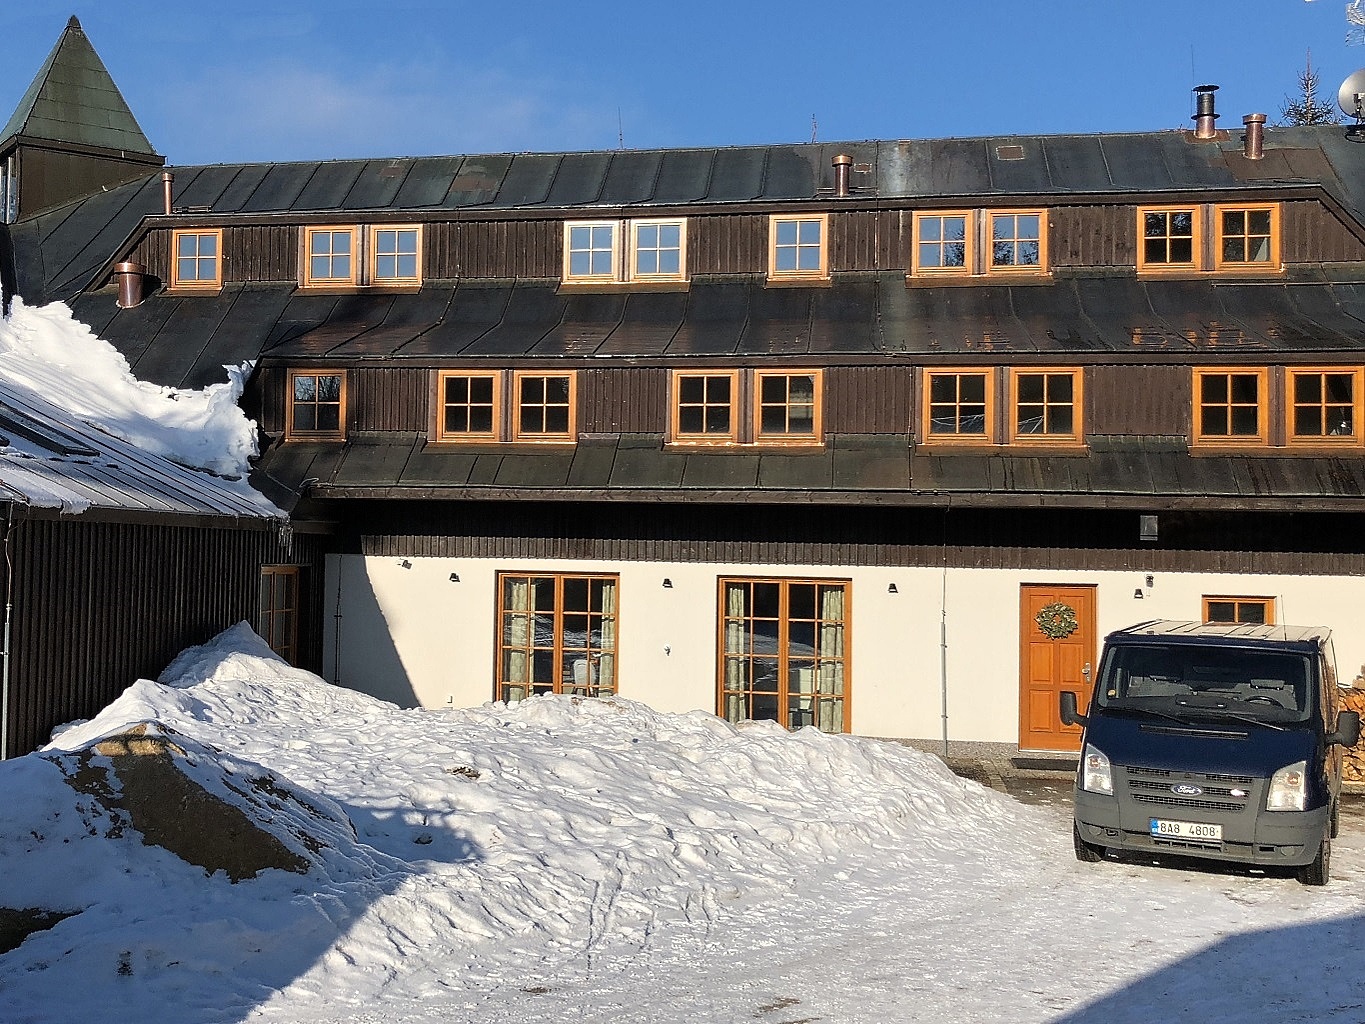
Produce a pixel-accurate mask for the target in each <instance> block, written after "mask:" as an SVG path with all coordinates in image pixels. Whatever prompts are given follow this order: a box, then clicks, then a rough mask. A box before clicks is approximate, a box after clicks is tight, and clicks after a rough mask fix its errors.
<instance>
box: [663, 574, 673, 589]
mask: <svg viewBox="0 0 1365 1024" xmlns="http://www.w3.org/2000/svg"><path fill="white" fill-rule="evenodd" d="M664 589H665V590H672V589H673V581H672V580H671V579H669V578H668V577H667V576H665V577H664Z"/></svg>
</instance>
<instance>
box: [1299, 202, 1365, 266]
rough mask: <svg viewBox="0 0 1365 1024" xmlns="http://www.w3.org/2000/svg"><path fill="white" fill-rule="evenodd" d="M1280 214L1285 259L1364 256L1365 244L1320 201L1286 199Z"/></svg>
mask: <svg viewBox="0 0 1365 1024" xmlns="http://www.w3.org/2000/svg"><path fill="white" fill-rule="evenodd" d="M1280 218H1281V219H1280V255H1281V258H1282V259H1283V260H1284V262H1286V263H1345V262H1349V261H1354V260H1365V245H1362V244H1361V242H1360V239H1358V238H1356V237H1355V235H1353V234H1351V232H1350V231H1348V230H1347V228H1346V225H1344V224H1342V222H1341V221H1340V220H1339V219H1337V217H1336V215H1335V214H1333V213H1332V211H1331V210H1329V209H1327V207H1325V206H1323V205H1322V204H1321V203H1319V202H1316V201H1312V200H1305V201H1302V202H1293V203H1285V204H1284V206H1283V207H1281V210H1280Z"/></svg>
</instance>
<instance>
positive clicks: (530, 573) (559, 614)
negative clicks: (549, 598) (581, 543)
mask: <svg viewBox="0 0 1365 1024" xmlns="http://www.w3.org/2000/svg"><path fill="white" fill-rule="evenodd" d="M515 579H525V580H528V581H529V580H543V579H548V580H553V581H554V608H553V610H552V611H551V615H552V616H553V619H554V626H553V630H554V635H553V638H552V641H551V648H550V649H551V650H552V652H553V654H552V658H553V661H554V664H555V666H556V668H557V671H556V672H555V673H554V677H555V678H554V681H553V682H552V683H551V684H550V688H549V690H548V691H547V690H545V689H544V687H543V684H541V689H540V690H539V691H538V690H537V688H536V685H537V684H536V683H535V682H534V681H533V680H531V679H528V680H526V681H525V682H524V683H518V682H514V681H511V680H508V679H506V678H505V676H506V675H507V674H508V673H507V671H506V668H505V666H506V654H507V652H508V650H509V649H510V650H513V651H518V650H522V651H526V650H529V651H535V650H544V648H537V647H535V645H534V634H532V636H531V640H532V646H531V647H529V648H523V647H518V646H516V645H512V644H509V643H508V639H507V637H508V632H509V630H508V628H507V623H508V621H509V620H510V619H512V618H514V617H516V616H527V617H528V618H533V615H532V613H531V612H530V610H529V609H518V608H509V607H507V605H508V601H507V594H506V591H505V584H506V583H507V581H508V580H515ZM569 580H584V581H586V582H587V583H588V584H589V586H591V584H592V583H593V582H594V581H605V582H609V583H611V584H613V585H614V587H615V592H614V595H613V606H614V607H613V608H612V610H611V611H610V612H607V611H606V610H605V609H603V610H601V611H600V612H598V613H596V616H597V617H599V618H601V619H602V621H603V623H605V622H606V621H607V619H608V617H609V618H610V621H611V624H612V628H611V638H612V639H611V643H612V646H611V647H610V648H609V649H608V648H606V647H605V646H603V647H598V648H593V647H592V646H590V645H589V643H588V642H587V640H586V639H585V645H584V646H583V647H581V648H577V647H575V648H567V647H566V646H565V644H564V635H565V629H564V619H565V616H566V615H569V614H573V615H584V616H586V617H587V618H588V624H589V625H588V630H587V631H586V636H587V637H591V635H592V620H593V618H594V615H595V613H594V612H593V610H592V607H591V605H592V601H591V598H589V602H588V605H589V607H588V609H587V610H586V611H584V612H578V611H574V612H566V611H565V608H564V585H565V583H566V582H567V581H569ZM493 601H494V604H495V617H494V623H495V625H494V642H493V649H494V652H495V653H494V658H495V661H494V663H493V699H494V700H509V699H512V698H510V697H509V695H508V693H507V691H508V689H509V688H510V687H513V686H524V687H525V689H526V696H525V697H521V698H516V699H519V700H525V699H529V698H530V697H533V696H535V695H536V694H537V692H541V693H543V692H549V693H564V692H566V684H565V683H564V678H563V677H564V654H565V651H566V650H568V651H573V652H577V651H582V652H584V654H585V655H586V657H585V660H586V661H587V663H588V665H589V666H591V665H592V664H593V662H594V661H596V662H598V663H599V664H600V662H601V658H602V655H603V654H604V653H608V652H609V654H610V656H611V659H612V680H611V685H610V687H603V686H601V685H600V684H599V683H598V682H596V681H588V682H585V683H584V684H583V685H582V687H580V686H579V685H578V684H576V683H570V684H568V685H567V692H570V693H572V692H574V691H576V690H579V689H582V690H584V691H591V692H585V693H583V694H581V695H582V696H588V697H595V696H611V695H613V694H616V693H618V692H620V687H621V576H620V574H619V573H611V572H542V571H537V570H530V569H528V570H508V571H505V572H499V573H497V575H496V582H495V584H494V588H493ZM542 614H543V613H542ZM534 628H535V627H534V623H533V622H532V624H531V629H532V630H534ZM605 633H606V630H605V629H601V628H599V636H601V637H605ZM594 650H596V651H597V652H598V653H597V657H596V658H594V656H593V654H592V652H593V651H594ZM532 674H534V673H532Z"/></svg>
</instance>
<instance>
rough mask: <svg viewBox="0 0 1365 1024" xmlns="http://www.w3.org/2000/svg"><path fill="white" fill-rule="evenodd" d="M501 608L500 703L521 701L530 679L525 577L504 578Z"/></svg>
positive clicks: (528, 602)
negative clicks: (501, 696)
mask: <svg viewBox="0 0 1365 1024" xmlns="http://www.w3.org/2000/svg"><path fill="white" fill-rule="evenodd" d="M502 607H503V617H502V621H503V627H502V648H503V653H502V658H503V664H502V683H503V686H502V691H503V699H504V700H524V699H525V698H526V687H527V683H528V682H529V681H530V676H531V665H530V652H529V650H528V649H529V648H530V646H531V616H530V610H531V581H530V580H528V579H526V578H525V577H524V576H504V577H503V580H502Z"/></svg>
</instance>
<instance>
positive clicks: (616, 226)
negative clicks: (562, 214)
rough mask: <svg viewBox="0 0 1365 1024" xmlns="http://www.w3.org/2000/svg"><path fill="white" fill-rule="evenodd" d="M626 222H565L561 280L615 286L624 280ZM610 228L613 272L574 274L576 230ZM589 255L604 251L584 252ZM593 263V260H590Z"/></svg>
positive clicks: (588, 250) (589, 250) (591, 249)
mask: <svg viewBox="0 0 1365 1024" xmlns="http://www.w3.org/2000/svg"><path fill="white" fill-rule="evenodd" d="M624 223H625V222H624V221H620V220H568V221H565V222H564V235H563V237H564V252H563V264H562V267H561V274H560V279H561V280H562V281H563V283H565V284H615V283H619V282H620V281H621V280H622V265H623V263H624V262H625V261H624V259H623V256H624V255H625V254H624V252H623V251H622V250H623V249H624V246H623V245H622V244H621V241H622V235H623V234H624V232H625V227H624ZM602 227H605V228H610V229H611V270H610V271H609V272H608V273H605V274H592V273H588V274H574V273H572V272H571V270H570V264H571V262H572V258H573V250H572V249H571V248H570V239H571V238H572V237H573V231H574V229H575V228H588V229H589V230H591V229H592V228H602ZM584 251H586V252H589V253H593V252H599V251H602V250H598V249H593V248H589V249H587V250H584ZM589 262H591V259H590V260H589Z"/></svg>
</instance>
